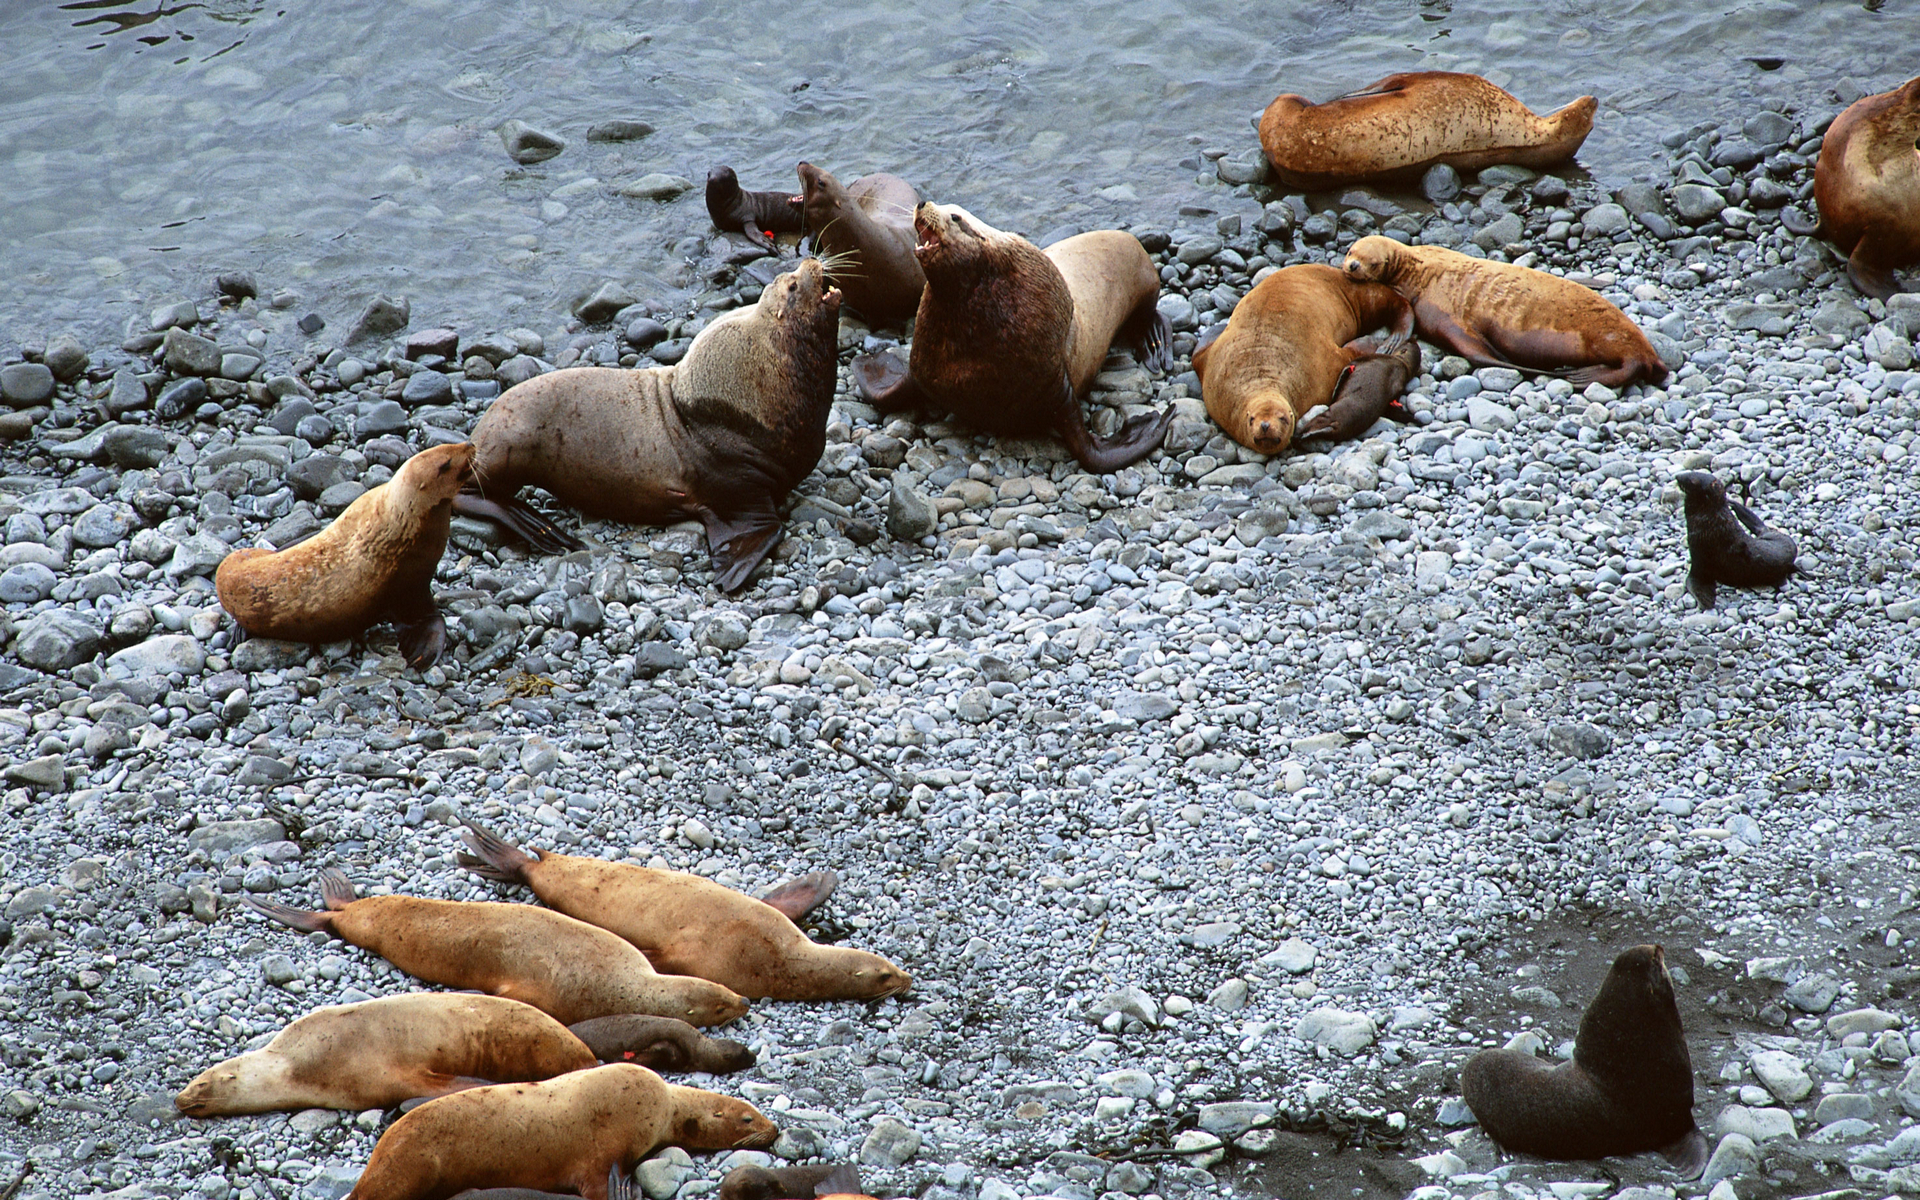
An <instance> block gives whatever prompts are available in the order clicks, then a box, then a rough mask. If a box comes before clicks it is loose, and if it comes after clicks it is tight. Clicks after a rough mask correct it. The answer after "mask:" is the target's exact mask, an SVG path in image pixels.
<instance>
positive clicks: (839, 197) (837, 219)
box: [797, 162, 927, 325]
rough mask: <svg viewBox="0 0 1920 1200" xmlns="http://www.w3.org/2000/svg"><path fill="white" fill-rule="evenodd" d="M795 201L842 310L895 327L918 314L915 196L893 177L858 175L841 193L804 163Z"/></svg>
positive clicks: (922, 283)
mask: <svg viewBox="0 0 1920 1200" xmlns="http://www.w3.org/2000/svg"><path fill="white" fill-rule="evenodd" d="M797 170H798V171H799V174H800V195H801V205H802V209H803V211H804V212H805V214H806V223H807V232H808V233H809V235H811V236H812V238H813V250H814V253H816V254H819V255H821V256H822V257H824V258H826V259H827V260H828V261H830V262H831V263H833V264H834V265H833V269H832V272H831V274H832V276H833V279H834V282H835V283H838V284H839V285H840V290H841V291H842V292H844V293H845V294H846V297H847V307H848V308H851V309H853V310H854V311H855V312H858V313H859V314H860V315H861V316H862V317H865V318H866V320H867V322H868V323H869V324H872V325H898V324H900V323H902V322H904V321H906V320H907V319H908V318H910V317H912V316H913V314H914V312H915V310H916V309H918V308H919V306H920V290H921V289H922V288H923V287H925V286H926V282H927V280H926V276H924V275H922V274H921V273H920V263H919V262H918V260H916V259H915V258H914V255H913V240H914V239H913V210H914V207H915V206H916V205H918V204H919V203H920V194H919V193H918V192H916V191H914V190H913V185H912V184H910V183H908V182H907V181H906V180H904V179H902V178H900V177H899V176H898V175H885V174H880V175H862V176H861V177H860V178H858V179H856V180H854V181H853V182H852V183H850V184H848V185H847V186H845V187H841V186H840V181H839V180H837V179H835V178H834V177H833V176H832V175H829V174H828V173H827V172H825V171H823V170H821V169H820V168H819V167H816V166H814V165H813V164H812V163H804V162H803V163H801V164H800V165H799V167H798V168H797Z"/></svg>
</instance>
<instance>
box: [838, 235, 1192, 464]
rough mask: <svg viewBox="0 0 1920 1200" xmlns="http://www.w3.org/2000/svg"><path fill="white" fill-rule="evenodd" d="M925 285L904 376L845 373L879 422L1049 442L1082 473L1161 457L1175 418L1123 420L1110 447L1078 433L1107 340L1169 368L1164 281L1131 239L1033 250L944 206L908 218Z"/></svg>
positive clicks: (867, 365) (878, 368)
mask: <svg viewBox="0 0 1920 1200" xmlns="http://www.w3.org/2000/svg"><path fill="white" fill-rule="evenodd" d="M913 223H914V229H915V231H916V232H917V233H918V234H919V238H920V240H919V242H918V243H917V244H916V246H915V250H914V252H915V254H916V255H917V256H918V257H919V260H920V267H921V269H922V270H923V271H925V272H926V276H927V287H926V290H925V291H924V292H922V293H921V296H920V310H919V314H918V316H917V317H916V318H915V319H914V327H913V348H912V351H911V355H910V358H909V361H908V363H907V365H906V366H905V367H903V366H902V365H901V364H900V361H899V359H898V358H897V357H895V356H893V355H890V354H883V355H875V356H873V357H871V358H867V359H856V360H855V362H854V379H855V382H856V383H857V384H858V386H859V388H860V391H861V393H862V394H863V395H864V396H866V397H867V399H868V400H869V401H870V402H871V403H873V404H874V405H876V406H878V407H879V408H881V409H882V410H883V411H891V410H897V409H904V408H913V407H920V406H926V407H931V408H936V409H941V410H944V411H947V412H951V413H953V414H955V415H956V416H958V417H960V418H961V419H962V420H964V421H966V422H968V423H969V424H972V425H975V426H977V427H979V428H981V429H984V430H986V431H988V432H990V433H1002V434H1008V435H1013V436H1021V435H1025V434H1033V433H1040V432H1042V431H1047V430H1051V431H1052V432H1054V433H1057V434H1059V435H1060V437H1061V438H1062V439H1064V440H1065V441H1066V443H1067V449H1068V450H1070V451H1072V452H1073V456H1074V458H1076V459H1078V460H1079V462H1080V465H1081V466H1083V467H1085V468H1087V469H1088V470H1089V471H1117V470H1119V469H1120V468H1122V467H1124V466H1126V465H1128V464H1129V463H1134V462H1138V461H1139V460H1140V459H1142V458H1145V457H1146V456H1147V455H1149V454H1151V453H1153V452H1154V451H1155V450H1156V449H1158V448H1159V446H1160V443H1161V441H1162V440H1163V439H1164V438H1165V437H1166V435H1167V426H1168V424H1169V423H1170V422H1171V421H1172V420H1173V410H1172V409H1171V408H1168V409H1167V410H1165V411H1163V412H1158V413H1142V414H1140V415H1138V416H1135V417H1132V418H1129V419H1128V421H1127V422H1126V424H1124V425H1123V426H1121V427H1120V430H1119V431H1118V432H1117V433H1115V434H1114V435H1113V436H1112V437H1109V438H1100V437H1095V436H1094V435H1093V433H1092V431H1090V430H1089V429H1088V428H1087V419H1086V414H1085V413H1084V412H1083V411H1082V410H1081V400H1082V398H1083V397H1085V395H1086V394H1087V392H1088V391H1089V390H1090V389H1091V388H1092V386H1093V378H1094V376H1095V375H1098V374H1099V373H1100V367H1101V364H1103V363H1104V362H1105V361H1106V358H1107V351H1108V349H1109V348H1110V347H1111V346H1112V345H1113V343H1114V341H1115V339H1116V338H1124V339H1125V340H1126V341H1128V342H1129V343H1130V344H1131V345H1132V346H1133V348H1134V353H1135V354H1136V356H1137V357H1138V358H1139V359H1140V361H1141V363H1142V365H1144V366H1146V367H1147V368H1148V369H1150V370H1162V371H1163V370H1165V369H1166V368H1167V366H1168V365H1169V363H1170V357H1169V354H1168V339H1169V336H1170V333H1171V331H1170V330H1169V329H1168V327H1167V319H1166V317H1165V316H1164V315H1162V314H1161V312H1160V310H1159V309H1158V308H1156V307H1155V306H1154V305H1155V301H1156V300H1158V298H1159V296H1160V276H1159V275H1158V274H1157V273H1156V272H1155V271H1154V267H1153V260H1152V259H1151V258H1149V257H1148V256H1147V252H1146V251H1145V250H1144V249H1142V248H1141V246H1140V242H1139V240H1138V239H1137V238H1135V237H1134V236H1133V235H1132V234H1130V233H1123V232H1120V231H1118V230H1111V229H1109V230H1101V231H1098V232H1095V233H1083V234H1079V235H1077V236H1075V237H1070V238H1066V239H1064V240H1062V241H1059V242H1055V243H1054V244H1053V245H1051V246H1049V247H1047V248H1046V250H1045V251H1042V250H1040V249H1039V248H1038V247H1036V246H1035V245H1034V244H1033V243H1032V242H1029V241H1028V240H1027V239H1025V238H1023V237H1019V236H1017V235H1015V234H1011V233H1003V232H1001V231H1000V230H998V229H995V228H993V227H992V226H991V225H988V224H987V223H986V222H984V221H982V220H980V219H979V218H978V217H975V216H974V215H973V214H972V213H969V212H967V211H966V210H965V209H963V208H959V207H956V206H953V205H946V206H940V205H934V204H922V205H921V206H920V207H919V208H918V209H916V210H915V211H914V218H913Z"/></svg>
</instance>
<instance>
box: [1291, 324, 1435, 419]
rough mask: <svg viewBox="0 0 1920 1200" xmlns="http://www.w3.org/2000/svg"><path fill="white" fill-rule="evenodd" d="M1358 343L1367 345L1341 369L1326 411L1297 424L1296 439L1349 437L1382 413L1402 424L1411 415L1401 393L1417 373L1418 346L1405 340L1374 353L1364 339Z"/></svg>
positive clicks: (1357, 343)
mask: <svg viewBox="0 0 1920 1200" xmlns="http://www.w3.org/2000/svg"><path fill="white" fill-rule="evenodd" d="M1361 346H1368V349H1367V350H1366V351H1363V352H1362V353H1361V354H1360V357H1358V358H1356V359H1354V360H1353V361H1352V362H1350V363H1348V364H1347V365H1346V367H1345V368H1343V369H1342V370H1341V372H1340V382H1339V383H1336V384H1334V385H1333V399H1332V400H1331V401H1330V402H1328V404H1327V407H1326V409H1325V411H1323V412H1321V413H1320V414H1319V415H1317V416H1315V417H1314V418H1312V419H1311V420H1309V421H1308V422H1307V423H1306V424H1305V425H1302V426H1301V427H1300V432H1299V433H1298V434H1297V435H1296V436H1295V437H1294V439H1293V440H1294V441H1295V443H1300V442H1310V441H1317V440H1318V441H1328V442H1345V441H1351V440H1352V439H1354V438H1357V437H1359V436H1360V435H1361V434H1363V433H1365V432H1366V431H1367V430H1369V429H1372V428H1373V423H1374V422H1375V421H1378V420H1380V419H1381V418H1382V417H1385V418H1386V419H1387V420H1389V421H1398V422H1400V423H1401V424H1403V425H1404V424H1406V423H1407V422H1409V421H1412V420H1413V419H1414V417H1413V413H1412V411H1411V410H1409V409H1408V408H1407V406H1406V405H1404V404H1402V403H1400V397H1401V396H1402V395H1403V394H1404V393H1405V392H1406V390H1407V381H1408V380H1410V379H1412V378H1413V377H1414V376H1415V375H1418V374H1419V373H1420V347H1419V346H1418V345H1416V344H1415V343H1413V342H1408V343H1406V344H1405V345H1403V346H1401V347H1400V349H1398V350H1396V351H1394V352H1393V353H1392V354H1376V353H1374V352H1373V351H1372V348H1371V346H1370V345H1369V344H1368V343H1366V342H1356V343H1353V348H1354V349H1356V350H1357V349H1359V348H1360V347H1361Z"/></svg>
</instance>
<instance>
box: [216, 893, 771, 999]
mask: <svg viewBox="0 0 1920 1200" xmlns="http://www.w3.org/2000/svg"><path fill="white" fill-rule="evenodd" d="M320 888H321V894H322V896H323V897H324V898H325V900H326V904H327V908H328V910H329V911H327V912H302V911H300V910H299V909H294V908H288V907H287V906H286V905H284V904H273V903H270V902H268V901H265V900H260V899H257V898H255V897H252V896H249V897H247V903H248V904H250V905H251V906H252V907H253V908H254V910H255V911H256V912H259V913H260V914H261V915H262V916H265V917H269V918H271V919H273V920H275V921H278V922H280V923H281V924H282V925H288V926H291V927H293V928H294V929H298V930H302V931H304V932H307V933H312V932H314V931H316V930H318V931H320V932H324V933H330V934H332V935H333V936H334V937H337V938H340V939H342V940H344V941H348V942H352V943H353V944H354V945H356V946H359V947H361V948H363V949H366V950H371V951H373V952H374V953H375V954H378V955H379V956H380V957H381V958H384V959H386V960H387V961H388V962H390V963H392V964H393V965H394V966H396V967H399V968H400V969H401V970H402V971H405V972H406V973H407V974H409V975H413V976H416V977H417V978H420V979H425V980H427V981H428V982H430V983H439V984H445V985H446V986H448V987H455V988H473V989H475V990H478V991H482V992H487V993H489V994H491V995H495V996H505V997H507V998H508V999H510V1000H520V1001H523V1002H525V1003H527V1004H531V1005H533V1006H534V1007H535V1008H537V1009H539V1010H540V1011H541V1012H544V1013H546V1014H548V1015H549V1016H552V1017H554V1018H556V1019H558V1020H559V1021H561V1022H562V1023H564V1024H568V1025H572V1024H574V1023H576V1022H579V1021H585V1020H587V1019H588V1018H590V1017H605V1016H612V1015H613V1014H615V1013H650V1014H652V1015H654V1016H662V1017H677V1018H680V1019H681V1020H684V1021H687V1022H688V1023H690V1024H693V1025H724V1024H726V1023H727V1022H728V1021H731V1020H734V1019H735V1018H736V1017H739V1016H740V1015H741V1014H743V1013H745V1012H746V1011H747V1002H746V1001H745V1000H743V999H741V998H740V997H739V996H738V995H736V994H734V993H733V992H730V991H728V990H727V989H726V988H723V987H721V986H720V985H719V984H717V983H711V982H709V981H707V980H704V979H691V978H688V977H686V976H684V975H662V974H660V973H659V972H658V971H655V970H654V969H653V967H652V965H651V964H649V963H648V962H647V959H646V956H645V955H643V954H641V953H640V952H639V951H638V950H635V949H634V948H633V947H632V946H630V945H628V944H627V943H626V942H624V941H622V940H621V939H619V938H618V937H615V936H613V935H612V934H610V933H608V932H607V931H606V930H604V929H600V928H598V927H596V926H593V925H589V924H587V923H586V922H584V921H576V920H574V919H573V918H572V917H568V916H563V915H562V914H560V913H557V912H551V911H549V910H547V909H544V908H535V907H533V906H532V905H528V904H495V903H491V902H486V901H464V900H429V899H426V898H425V897H421V896H367V897H365V898H361V899H356V898H355V897H354V894H353V885H352V884H350V883H348V882H347V877H346V876H344V875H342V874H341V873H340V872H338V871H335V870H332V869H328V870H325V871H322V872H320Z"/></svg>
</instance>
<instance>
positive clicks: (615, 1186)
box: [454, 1163, 634, 1200]
mask: <svg viewBox="0 0 1920 1200" xmlns="http://www.w3.org/2000/svg"><path fill="white" fill-rule="evenodd" d="M633 1190H634V1189H633V1175H632V1174H631V1173H629V1172H627V1171H622V1170H621V1169H620V1164H619V1163H615V1164H613V1165H612V1166H611V1167H608V1168H607V1200H633ZM454 1194H455V1196H457V1197H458V1198H459V1200H579V1198H578V1197H576V1196H574V1195H573V1194H572V1193H571V1192H543V1191H539V1190H538V1189H536V1188H523V1187H497V1188H468V1189H467V1190H466V1191H464V1192H456V1193H454Z"/></svg>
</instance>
